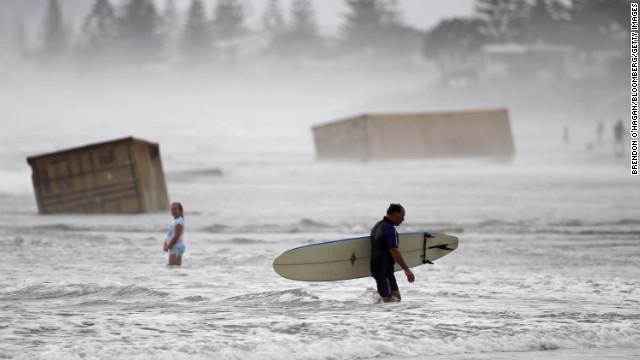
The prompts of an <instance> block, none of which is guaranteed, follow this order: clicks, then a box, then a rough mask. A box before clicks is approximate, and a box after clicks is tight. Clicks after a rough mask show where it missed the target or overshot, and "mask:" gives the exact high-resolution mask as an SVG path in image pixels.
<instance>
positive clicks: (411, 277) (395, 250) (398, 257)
mask: <svg viewBox="0 0 640 360" xmlns="http://www.w3.org/2000/svg"><path fill="white" fill-rule="evenodd" d="M389 251H390V252H391V256H392V257H393V260H395V261H396V264H398V265H400V267H401V268H402V269H403V270H404V274H405V275H407V280H408V281H409V282H410V283H412V282H414V281H415V280H416V277H415V275H413V272H412V271H411V270H409V267H408V266H407V263H405V262H404V259H403V258H402V254H401V253H400V250H398V248H393V249H389Z"/></svg>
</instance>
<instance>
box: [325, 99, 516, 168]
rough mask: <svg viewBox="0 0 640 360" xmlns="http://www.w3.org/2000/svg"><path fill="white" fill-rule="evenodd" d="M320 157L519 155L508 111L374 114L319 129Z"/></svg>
mask: <svg viewBox="0 0 640 360" xmlns="http://www.w3.org/2000/svg"><path fill="white" fill-rule="evenodd" d="M313 134H314V141H315V146H316V152H317V156H318V157H319V158H329V159H331V158H334V159H338V158H343V159H385V158H416V157H427V158H429V157H466V156H488V157H500V158H510V157H512V156H513V155H514V153H515V147H514V143H513V137H512V134H511V126H510V124H509V115H508V112H507V110H506V109H496V110H476V111H458V112H438V113H404V114H372V115H371V114H370V115H361V116H355V117H351V118H347V119H343V120H339V121H334V122H331V123H328V124H323V125H318V126H315V127H313Z"/></svg>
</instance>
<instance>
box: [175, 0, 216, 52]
mask: <svg viewBox="0 0 640 360" xmlns="http://www.w3.org/2000/svg"><path fill="white" fill-rule="evenodd" d="M212 42H213V37H212V34H211V25H210V23H209V21H208V20H207V15H206V10H205V7H204V3H203V2H202V0H192V1H191V6H190V8H189V13H188V15H187V20H186V25H185V29H184V33H183V35H182V50H183V51H184V54H185V56H186V57H187V59H189V60H190V61H191V62H200V61H206V60H208V59H209V58H210V56H211V48H212Z"/></svg>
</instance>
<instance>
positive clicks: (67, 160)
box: [27, 137, 169, 214]
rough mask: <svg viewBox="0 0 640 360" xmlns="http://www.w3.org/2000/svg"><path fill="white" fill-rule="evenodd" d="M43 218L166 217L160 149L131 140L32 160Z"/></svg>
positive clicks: (116, 141)
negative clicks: (145, 214)
mask: <svg viewBox="0 0 640 360" xmlns="http://www.w3.org/2000/svg"><path fill="white" fill-rule="evenodd" d="M27 162H28V163H29V165H30V166H31V169H32V171H33V176H32V178H33V188H34V190H35V195H36V200H37V202H38V211H39V212H40V213H41V214H58V213H77V214H103V213H111V214H131V213H143V212H156V211H167V210H168V209H169V197H168V195H167V186H166V183H165V179H164V172H163V170H162V161H161V159H160V148H159V146H158V144H156V143H150V142H147V141H144V140H140V139H135V138H133V137H127V138H123V139H117V140H112V141H108V142H103V143H97V144H91V145H87V146H82V147H78V148H73V149H67V150H63V151H58V152H54V153H49V154H43V155H38V156H32V157H29V158H27Z"/></svg>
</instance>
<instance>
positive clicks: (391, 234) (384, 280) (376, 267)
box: [370, 216, 398, 297]
mask: <svg viewBox="0 0 640 360" xmlns="http://www.w3.org/2000/svg"><path fill="white" fill-rule="evenodd" d="M394 248H395V249H397V248H398V232H397V231H396V228H395V226H393V224H392V223H391V220H389V218H387V217H386V216H385V217H384V219H382V220H380V221H379V222H378V223H377V224H376V225H375V226H374V227H373V228H372V229H371V262H370V269H371V276H373V278H374V279H376V284H377V287H378V293H379V294H380V296H382V297H391V293H392V292H393V291H397V290H398V283H397V282H396V277H395V276H394V275H393V266H394V265H395V264H396V262H395V260H393V256H391V251H390V249H394Z"/></svg>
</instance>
